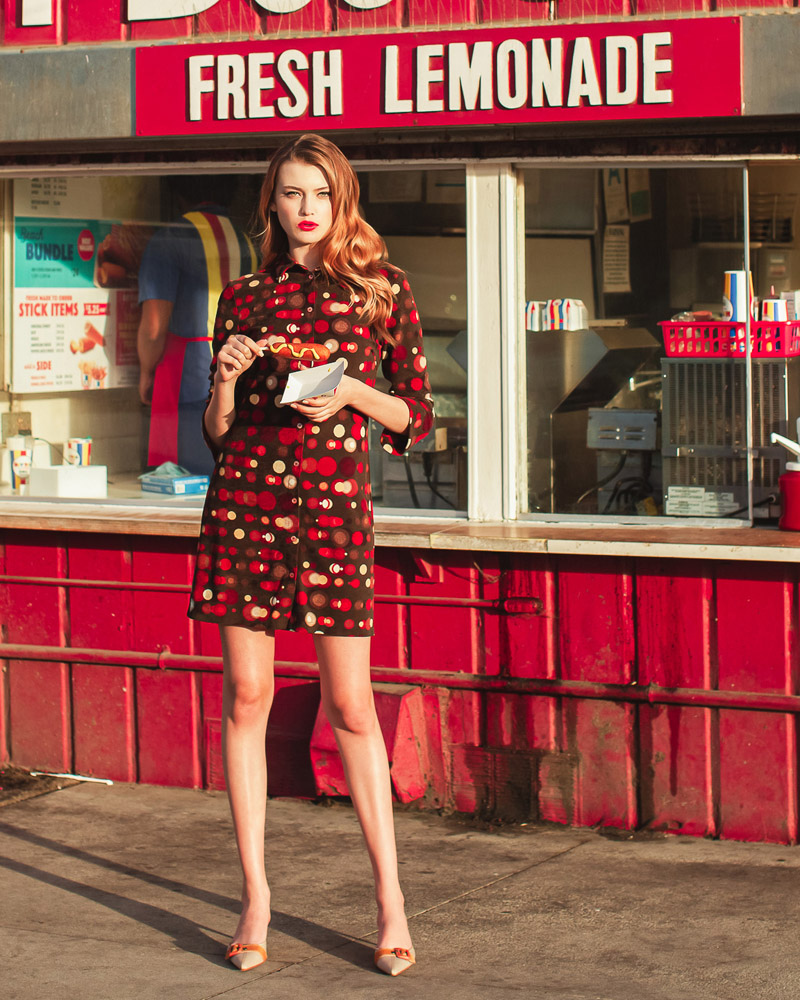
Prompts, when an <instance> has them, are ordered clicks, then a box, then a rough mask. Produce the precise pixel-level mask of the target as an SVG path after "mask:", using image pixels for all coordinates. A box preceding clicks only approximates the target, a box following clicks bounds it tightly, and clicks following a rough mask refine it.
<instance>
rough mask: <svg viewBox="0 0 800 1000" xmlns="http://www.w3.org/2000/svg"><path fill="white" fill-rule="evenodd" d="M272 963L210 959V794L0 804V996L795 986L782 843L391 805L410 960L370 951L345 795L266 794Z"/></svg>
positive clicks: (557, 993) (124, 997)
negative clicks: (388, 961)
mask: <svg viewBox="0 0 800 1000" xmlns="http://www.w3.org/2000/svg"><path fill="white" fill-rule="evenodd" d="M267 825H268V831H267V832H268V847H267V856H268V864H269V874H270V881H271V884H272V890H273V903H274V906H275V910H274V918H273V923H272V928H271V930H270V936H269V945H268V947H269V953H270V961H269V963H268V964H267V965H263V966H261V967H260V968H258V969H256V970H254V971H253V972H249V973H241V972H238V971H236V970H235V969H233V968H232V967H230V966H228V965H227V964H226V963H225V962H224V961H223V959H222V954H223V950H224V947H225V945H226V943H227V941H228V938H229V935H230V933H231V932H232V931H233V928H234V927H235V925H236V919H237V912H238V895H239V888H240V877H239V870H238V864H237V860H236V856H235V853H234V849H233V840H232V833H231V824H230V818H229V813H228V805H227V801H226V799H225V796H224V794H220V793H209V792H199V791H187V790H183V789H167V788H154V787H148V786H136V785H115V786H113V787H106V786H103V785H96V784H80V785H74V786H72V787H69V788H66V789H63V790H61V791H58V792H53V793H51V794H48V795H42V796H39V797H37V798H31V799H27V800H26V801H23V802H18V803H15V804H13V805H9V806H6V807H5V808H3V809H1V810H0V853H2V855H3V857H2V865H3V872H2V875H1V876H0V879H1V882H0V885H1V889H0V934H1V935H2V942H1V943H0V948H2V950H1V951H0V955H2V974H1V975H0V996H2V998H3V1000H72V998H81V1000H128V998H131V1000H133V998H136V1000H162V998H163V1000H173V998H174V1000H206V998H211V997H220V996H225V997H226V998H230V1000H251V998H256V997H278V998H289V1000H306V998H309V1000H311V998H313V1000H320V998H323V1000H340V998H341V1000H344V998H351V997H366V998H373V997H383V996H386V997H388V996H394V997H405V998H409V997H411V998H423V997H424V998H426V1000H427V998H432V1000H451V998H452V1000H456V998H458V1000H464V998H467V1000H472V998H483V997H498V998H501V997H514V998H518V997H525V998H528V997H530V998H535V1000H684V998H686V1000H689V998H691V1000H699V998H709V1000H729V998H730V1000H762V998H770V1000H777V998H787V1000H789V998H792V1000H796V998H797V997H798V995H800V957H799V956H798V945H797V940H798V914H799V911H800V851H798V849H797V848H789V847H776V846H771V845H752V844H735V843H717V842H710V841H698V840H692V839H688V838H686V839H684V838H678V837H669V838H665V837H637V838H632V839H628V837H627V835H625V834H622V835H621V838H613V839H610V838H608V837H604V836H602V835H600V834H597V833H593V832H591V831H585V830H569V829H557V828H552V827H526V828H521V829H517V830H514V831H513V832H503V831H501V832H484V831H480V830H475V829H471V828H470V827H468V826H464V825H461V824H459V823H457V822H456V821H453V820H448V819H442V818H439V817H436V816H429V815H420V814H416V813H404V812H401V813H398V814H397V827H398V842H399V849H400V856H401V858H402V876H403V882H404V887H405V891H406V898H407V902H408V911H409V914H411V915H412V916H413V919H412V921H411V927H412V934H413V936H414V941H415V945H416V948H417V953H418V958H419V964H418V965H417V966H416V967H415V968H414V969H412V970H410V971H409V972H408V973H407V974H405V975H403V976H401V977H400V978H399V979H395V980H392V979H390V978H388V977H385V976H381V975H380V974H379V973H377V972H376V971H375V970H374V969H373V968H372V965H371V949H372V947H373V945H372V944H371V942H373V941H374V923H373V921H374V906H373V902H372V886H371V878H370V870H369V864H368V861H367V858H366V853H365V851H364V850H363V847H362V842H361V835H360V832H359V830H358V826H357V823H356V820H355V817H354V815H353V812H352V810H351V809H350V808H348V807H346V806H341V805H337V806H334V807H332V808H325V807H322V806H315V805H312V804H310V803H305V802H296V801H290V800H273V801H271V802H270V803H269V808H268V813H267Z"/></svg>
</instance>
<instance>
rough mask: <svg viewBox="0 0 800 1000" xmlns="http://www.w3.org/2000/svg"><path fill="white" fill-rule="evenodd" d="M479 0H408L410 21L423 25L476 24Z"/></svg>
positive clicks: (413, 23) (412, 23)
mask: <svg viewBox="0 0 800 1000" xmlns="http://www.w3.org/2000/svg"><path fill="white" fill-rule="evenodd" d="M477 19H478V11H477V0H408V23H409V24H410V25H412V26H414V27H417V26H421V25H430V26H438V25H442V24H446V25H448V27H449V26H450V25H455V24H474V23H475V22H476V21H477Z"/></svg>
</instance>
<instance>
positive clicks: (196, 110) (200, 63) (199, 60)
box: [188, 55, 214, 122]
mask: <svg viewBox="0 0 800 1000" xmlns="http://www.w3.org/2000/svg"><path fill="white" fill-rule="evenodd" d="M213 67H214V57H213V56H211V55H208V56H189V65H188V74H189V121H190V122H199V121H200V119H201V118H202V117H203V106H202V99H201V94H213V93H214V80H213V79H211V80H204V79H203V70H204V69H213Z"/></svg>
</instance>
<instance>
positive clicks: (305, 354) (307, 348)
mask: <svg viewBox="0 0 800 1000" xmlns="http://www.w3.org/2000/svg"><path fill="white" fill-rule="evenodd" d="M269 349H270V351H272V353H273V354H276V355H277V356H278V357H279V358H289V360H290V361H307V362H313V361H327V360H328V359H329V358H330V356H331V352H330V351H329V350H328V348H327V347H325V345H324V344H289V343H287V342H286V341H283V342H282V343H280V344H270V345H269Z"/></svg>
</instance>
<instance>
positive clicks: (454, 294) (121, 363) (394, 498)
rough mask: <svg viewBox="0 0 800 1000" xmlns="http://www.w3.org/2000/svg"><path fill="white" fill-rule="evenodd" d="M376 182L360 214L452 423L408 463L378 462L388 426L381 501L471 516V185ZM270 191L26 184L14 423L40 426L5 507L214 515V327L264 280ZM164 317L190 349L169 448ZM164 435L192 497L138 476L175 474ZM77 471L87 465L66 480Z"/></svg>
mask: <svg viewBox="0 0 800 1000" xmlns="http://www.w3.org/2000/svg"><path fill="white" fill-rule="evenodd" d="M361 180H362V183H363V210H364V212H365V214H366V215H367V217H368V218H369V219H370V221H371V222H372V223H373V224H374V225H375V227H376V228H377V229H378V231H379V232H380V233H381V235H383V236H384V237H385V238H386V241H387V244H388V247H389V254H390V259H391V261H392V263H395V264H397V265H398V266H399V267H402V268H403V269H404V270H406V271H407V273H408V276H409V280H410V283H411V288H412V290H413V293H414V295H415V296H416V300H417V304H418V307H419V312H420V314H421V320H422V326H423V330H424V336H425V350H426V356H427V360H428V363H429V368H428V371H429V375H430V379H431V382H432V384H433V389H434V393H435V398H436V404H437V411H438V420H437V427H436V431H435V433H432V434H431V435H430V436H429V437H428V438H427V439H426V440H425V441H424V442H422V443H421V444H420V445H419V446H418V448H415V449H413V450H411V451H410V453H408V454H407V455H405V456H402V457H400V456H390V455H388V454H387V453H386V452H385V451H384V450H383V449H382V448H381V447H380V444H379V439H380V432H381V428H380V427H379V426H377V425H374V423H373V426H372V428H371V453H372V479H373V485H374V488H375V501H376V504H377V505H381V506H386V507H395V508H412V509H413V508H419V509H438V510H442V511H445V510H446V511H453V510H464V509H465V508H466V489H467V484H466V372H465V365H466V340H465V338H466V332H465V331H466V278H465V258H466V248H465V222H464V220H465V197H464V192H465V185H464V172H463V170H456V171H450V170H440V171H424V170H419V171H402V172H399V171H398V172H389V173H365V174H364V175H363V176H362V178H361ZM260 184H261V176H260V175H223V176H214V175H196V176H181V177H147V176H125V177H111V176H107V177H100V176H95V177H69V178H63V177H61V178H51V177H41V178H34V179H31V180H19V181H15V182H14V184H13V220H12V228H13V241H12V244H13V247H14V258H13V263H12V285H13V287H12V289H11V293H12V298H13V321H12V324H11V327H10V329H9V330H7V331H5V334H6V335H7V336H9V337H10V340H11V351H10V355H11V359H12V362H11V370H10V371H9V372H8V373H7V381H10V382H11V385H12V389H13V393H14V408H15V410H18V411H19V412H20V413H22V414H28V415H29V419H28V418H25V419H26V420H27V424H25V422H24V421H23V423H21V424H20V433H19V434H18V435H14V436H12V439H11V441H10V442H7V447H6V448H5V450H4V451H3V455H2V458H3V462H2V470H3V473H2V477H0V478H2V482H0V493H5V494H13V493H19V492H20V490H22V491H24V493H25V495H28V496H62V497H73V498H84V499H99V498H102V497H103V496H108V497H109V498H111V499H139V500H146V501H149V502H164V503H169V504H175V503H202V501H203V497H204V484H203V483H202V482H198V481H197V479H196V477H201V476H203V475H204V474H210V472H211V469H212V464H213V463H212V460H211V455H210V452H209V451H208V449H207V447H206V445H205V443H204V441H203V438H202V433H201V414H202V410H203V407H204V404H205V399H206V396H207V392H208V371H209V362H210V357H211V352H210V343H209V340H208V335H209V320H211V321H212V322H213V316H214V312H215V308H216V302H217V298H218V296H219V293H220V291H221V289H222V286H223V285H224V284H225V283H226V282H227V281H228V280H229V279H231V278H234V277H237V276H238V275H240V274H243V273H247V272H249V271H252V270H254V269H255V268H256V267H257V266H258V256H257V249H256V243H257V237H256V235H255V234H256V232H257V221H256V219H255V215H254V209H255V206H256V204H257V201H258V193H259V189H260ZM140 299H141V300H145V306H144V309H145V313H144V314H143V310H142V306H140ZM159 302H162V303H166V304H167V305H169V304H170V303H172V308H171V312H170V314H169V326H170V333H171V334H173V333H174V334H176V335H177V339H179V341H180V343H179V347H180V348H181V351H180V357H179V358H177V361H176V362H175V363H176V365H177V370H178V376H177V379H176V381H175V382H174V385H173V386H172V389H173V396H174V398H172V397H170V399H171V402H169V405H170V406H171V415H170V414H167V418H168V419H167V421H166V425H168V426H167V427H166V430H165V429H164V427H165V426H166V425H165V424H164V417H163V413H162V412H159V414H157V415H156V416H155V417H154V416H153V414H154V413H155V411H156V410H158V407H157V406H155V405H154V406H152V407H151V406H150V405H144V404H143V403H142V401H141V399H140V392H144V393H145V395H148V394H149V393H150V391H151V386H150V384H149V382H148V384H147V385H142V386H140V374H141V373H140V366H139V362H138V352H137V336H139V335H140V334H141V330H140V326H141V327H142V328H143V327H144V325H146V314H147V309H148V304H149V303H155V306H156V307H157V305H158V303H159ZM143 315H145V320H144V321H143ZM462 331H463V332H462ZM171 342H172V340H171V339H170V340H168V343H171ZM165 357H166V355H165ZM172 361H175V359H171V362H172ZM163 365H164V360H163V359H162V361H161V362H159V367H162V366H163ZM145 381H146V382H147V381H148V380H147V379H145ZM379 388H383V389H388V383H387V382H386V381H385V380H381V381H380V382H379ZM162 409H163V408H162ZM176 417H177V419H176ZM165 434H166V435H167V436H169V435H171V438H169V439H170V440H171V441H176V442H177V461H178V462H179V464H180V466H181V467H182V468H183V469H185V470H187V472H188V473H190V474H191V476H192V477H193V478H195V482H191V481H189V480H187V481H186V482H185V483H184V484H183V485H181V484H178V486H177V487H175V486H174V485H172V484H170V483H167V484H164V485H163V489H165V490H168V491H169V492H165V493H158V492H152V490H148V491H146V492H144V491H143V484H142V481H141V480H140V476H141V475H142V473H144V472H145V471H146V470H148V469H152V468H153V467H154V466H156V465H158V464H160V463H161V462H162V461H163V460H164V458H165V456H164V455H162V454H161V451H163V449H162V448H161V445H160V444H159V442H162V440H163V437H164V435H165ZM86 439H91V445H90V446H89V442H88V440H86ZM68 458H69V459H72V460H74V461H86V460H88V461H89V462H90V465H89V467H88V468H86V469H72V470H64V469H63V468H62V464H63V463H64V462H65V461H66V460H67V459H68ZM31 466H32V468H33V470H34V471H33V472H32V473H30V472H29V471H28V470H29V468H30V467H31ZM150 486H151V487H152V488H155V487H157V486H158V484H152V483H151V484H150ZM175 488H178V489H185V490H186V492H185V493H180V494H174V493H173V492H171V491H172V490H173V489H175ZM195 489H196V490H197V491H198V492H197V493H196V494H194V493H192V492H191V491H192V490H195Z"/></svg>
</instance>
